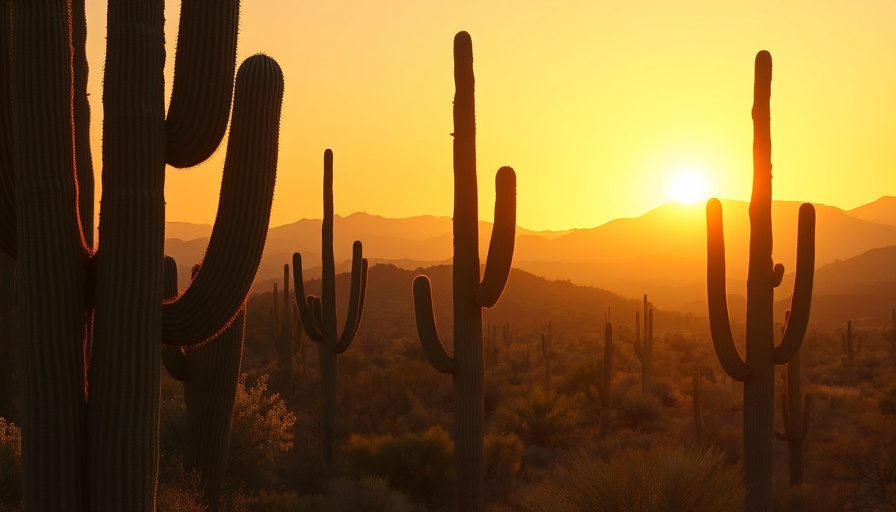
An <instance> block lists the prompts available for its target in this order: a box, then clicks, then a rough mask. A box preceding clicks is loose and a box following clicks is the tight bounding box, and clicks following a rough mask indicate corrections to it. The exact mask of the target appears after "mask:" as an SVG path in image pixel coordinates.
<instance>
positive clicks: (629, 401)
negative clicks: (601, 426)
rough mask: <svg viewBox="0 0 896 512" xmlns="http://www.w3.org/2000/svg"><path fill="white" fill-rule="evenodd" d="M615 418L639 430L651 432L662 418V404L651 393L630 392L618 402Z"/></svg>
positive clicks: (657, 426) (656, 427)
mask: <svg viewBox="0 0 896 512" xmlns="http://www.w3.org/2000/svg"><path fill="white" fill-rule="evenodd" d="M616 418H617V420H618V421H619V422H620V423H622V424H623V425H625V426H627V427H629V428H633V429H635V430H638V431H640V432H653V431H655V430H657V429H658V428H659V426H660V422H661V421H662V420H663V406H662V404H661V403H660V401H659V399H657V398H656V397H655V396H653V395H642V394H641V393H639V392H631V393H628V394H627V395H626V396H625V399H623V400H622V402H621V403H620V404H619V407H618V412H617V414H616Z"/></svg>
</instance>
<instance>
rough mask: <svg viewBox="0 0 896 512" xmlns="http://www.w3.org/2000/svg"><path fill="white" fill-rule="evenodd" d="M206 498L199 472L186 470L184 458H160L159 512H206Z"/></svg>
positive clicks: (157, 504)
mask: <svg viewBox="0 0 896 512" xmlns="http://www.w3.org/2000/svg"><path fill="white" fill-rule="evenodd" d="M204 501H205V497H204V496H203V494H202V488H201V487H200V483H199V473H198V472H197V471H195V470H194V471H190V472H186V471H185V470H184V464H183V457H182V456H180V455H175V456H170V455H164V454H163V455H162V456H161V457H160V458H159V486H158V489H157V491H156V508H157V509H158V510H159V512H205V510H206V509H207V507H206V506H205V505H204V504H203V503H204Z"/></svg>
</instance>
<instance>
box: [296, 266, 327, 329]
mask: <svg viewBox="0 0 896 512" xmlns="http://www.w3.org/2000/svg"><path fill="white" fill-rule="evenodd" d="M292 280H293V287H294V288H295V290H296V307H297V308H298V310H299V318H300V319H301V321H302V328H303V329H304V330H305V333H306V334H307V335H308V337H309V338H311V339H312V340H313V341H316V342H317V343H320V342H322V341H323V339H324V338H323V334H322V333H321V332H320V327H318V324H315V322H314V316H313V315H312V313H311V309H312V308H311V306H312V304H313V302H312V301H310V300H308V299H309V298H310V297H309V296H307V295H305V276H304V274H303V271H302V255H301V254H299V253H297V252H296V253H293V255H292Z"/></svg>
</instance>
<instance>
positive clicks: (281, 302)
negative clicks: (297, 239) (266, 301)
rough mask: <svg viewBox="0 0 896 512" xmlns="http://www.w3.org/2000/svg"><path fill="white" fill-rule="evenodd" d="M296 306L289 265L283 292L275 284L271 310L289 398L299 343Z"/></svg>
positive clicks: (283, 379) (276, 344) (286, 268)
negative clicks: (290, 284) (290, 290)
mask: <svg viewBox="0 0 896 512" xmlns="http://www.w3.org/2000/svg"><path fill="white" fill-rule="evenodd" d="M295 307H296V306H295V304H294V303H293V300H292V296H291V295H290V293H289V264H285V265H283V292H282V296H280V292H279V291H278V290H277V283H274V307H273V309H271V325H272V327H273V331H274V347H275V348H276V350H277V366H278V367H279V369H280V383H281V386H282V387H283V389H284V392H285V393H286V395H287V396H290V397H291V396H292V393H293V386H294V385H295V381H294V374H295V354H296V351H297V345H298V341H299V330H300V329H301V327H300V326H299V325H298V317H297V315H296V314H295V313H294V311H295Z"/></svg>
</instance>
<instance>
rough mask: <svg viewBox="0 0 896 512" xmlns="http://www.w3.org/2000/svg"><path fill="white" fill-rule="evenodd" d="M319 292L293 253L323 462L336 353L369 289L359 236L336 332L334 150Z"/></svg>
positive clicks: (332, 420)
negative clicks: (315, 362) (313, 368)
mask: <svg viewBox="0 0 896 512" xmlns="http://www.w3.org/2000/svg"><path fill="white" fill-rule="evenodd" d="M321 258H322V274H321V292H320V298H318V297H315V296H313V295H309V296H307V297H306V296H305V279H304V277H303V276H302V255H301V254H299V253H294V254H293V255H292V267H293V280H294V281H295V288H296V305H297V306H298V308H299V317H300V318H301V320H302V327H303V328H304V329H305V333H306V334H308V337H309V338H310V339H311V340H313V341H316V342H317V343H320V350H319V357H318V358H319V361H320V389H321V456H322V459H323V463H324V465H325V466H329V465H330V464H331V463H332V462H333V453H334V450H335V443H336V427H335V425H336V376H337V370H338V367H337V361H336V356H337V355H339V354H341V353H343V352H345V351H346V350H348V347H349V346H351V344H352V341H353V340H354V339H355V334H356V333H357V332H358V327H360V326H361V313H362V312H363V310H364V298H365V295H366V293H367V258H363V257H362V247H361V242H359V241H357V240H355V243H354V244H353V246H352V277H351V287H350V288H349V298H348V315H347V316H346V318H345V326H344V327H343V328H342V334H341V335H340V334H339V333H337V332H336V263H335V261H334V256H333V152H332V151H330V150H329V149H328V150H326V151H324V217H323V224H322V226H321Z"/></svg>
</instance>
